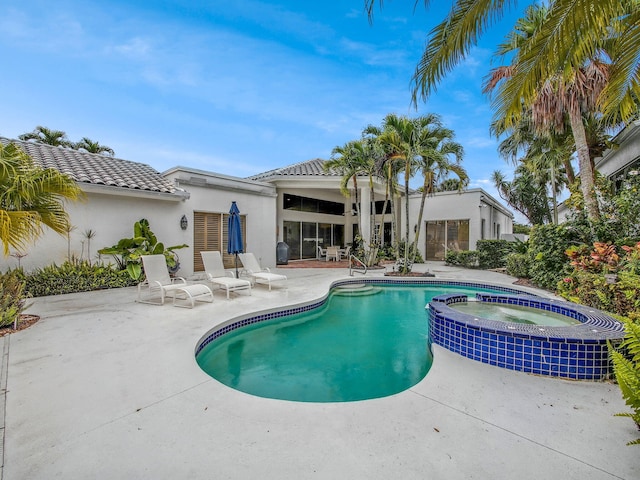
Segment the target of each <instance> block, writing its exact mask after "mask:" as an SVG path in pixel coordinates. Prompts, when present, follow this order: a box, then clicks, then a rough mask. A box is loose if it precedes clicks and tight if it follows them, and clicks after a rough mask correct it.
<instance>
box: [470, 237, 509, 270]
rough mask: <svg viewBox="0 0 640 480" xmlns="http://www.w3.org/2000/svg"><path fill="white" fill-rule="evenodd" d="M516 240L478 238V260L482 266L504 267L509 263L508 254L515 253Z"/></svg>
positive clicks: (485, 267)
mask: <svg viewBox="0 0 640 480" xmlns="http://www.w3.org/2000/svg"><path fill="white" fill-rule="evenodd" d="M515 245H516V243H515V242H508V241H507V240H478V241H477V243H476V249H477V250H478V261H479V266H480V268H484V269H490V268H504V267H506V265H507V256H508V255H509V254H510V253H513V251H514V246H515Z"/></svg>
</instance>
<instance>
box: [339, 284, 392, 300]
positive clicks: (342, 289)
mask: <svg viewBox="0 0 640 480" xmlns="http://www.w3.org/2000/svg"><path fill="white" fill-rule="evenodd" d="M381 291H382V289H381V288H379V287H374V286H373V285H369V284H367V283H348V284H346V285H340V286H339V287H335V288H334V289H333V293H334V294H336V295H348V296H350V297H358V296H364V295H375V294H376V293H380V292H381Z"/></svg>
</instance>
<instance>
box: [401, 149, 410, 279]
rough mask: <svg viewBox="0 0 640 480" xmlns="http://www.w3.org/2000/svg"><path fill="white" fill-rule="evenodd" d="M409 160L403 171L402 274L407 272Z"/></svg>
mask: <svg viewBox="0 0 640 480" xmlns="http://www.w3.org/2000/svg"><path fill="white" fill-rule="evenodd" d="M409 162H410V159H407V165H406V167H405V170H404V207H405V208H404V220H405V222H406V223H405V226H404V231H405V233H404V265H403V266H402V273H408V272H409V263H408V262H409V179H410V178H411V164H410V163H409Z"/></svg>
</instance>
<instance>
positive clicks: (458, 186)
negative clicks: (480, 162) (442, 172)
mask: <svg viewBox="0 0 640 480" xmlns="http://www.w3.org/2000/svg"><path fill="white" fill-rule="evenodd" d="M467 185H469V181H468V180H467V181H464V180H460V179H459V178H445V179H443V180H441V181H440V183H438V184H437V185H436V192H456V191H458V192H461V191H462V190H464V189H465V188H467Z"/></svg>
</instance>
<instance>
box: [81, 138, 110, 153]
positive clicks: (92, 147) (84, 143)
mask: <svg viewBox="0 0 640 480" xmlns="http://www.w3.org/2000/svg"><path fill="white" fill-rule="evenodd" d="M73 148H75V149H76V150H84V151H85V152H89V153H97V154H99V155H106V156H108V157H113V156H114V155H115V152H114V151H113V149H112V148H110V147H107V146H106V145H100V143H99V142H94V141H93V140H91V139H89V138H87V137H82V140H80V141H79V142H77V143H75V144H74V145H73Z"/></svg>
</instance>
